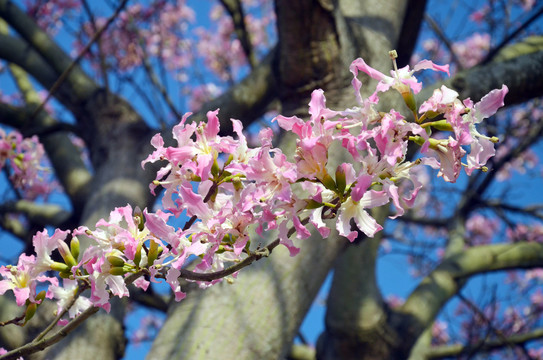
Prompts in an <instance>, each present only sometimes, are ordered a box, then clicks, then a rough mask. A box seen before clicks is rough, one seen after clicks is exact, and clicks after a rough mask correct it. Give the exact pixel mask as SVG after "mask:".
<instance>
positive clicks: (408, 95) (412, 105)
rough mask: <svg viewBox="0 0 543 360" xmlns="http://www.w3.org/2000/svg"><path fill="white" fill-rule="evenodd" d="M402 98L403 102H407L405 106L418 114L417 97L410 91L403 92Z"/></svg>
mask: <svg viewBox="0 0 543 360" xmlns="http://www.w3.org/2000/svg"><path fill="white" fill-rule="evenodd" d="M401 94H402V98H403V101H405V104H406V105H407V107H408V108H409V110H411V111H413V112H414V113H416V112H417V102H416V101H415V96H414V95H413V93H412V92H411V90H409V91H402V93H401Z"/></svg>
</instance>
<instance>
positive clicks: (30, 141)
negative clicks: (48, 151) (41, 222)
mask: <svg viewBox="0 0 543 360" xmlns="http://www.w3.org/2000/svg"><path fill="white" fill-rule="evenodd" d="M45 161H46V158H45V151H44V149H43V145H42V144H41V143H40V142H39V140H38V137H37V136H33V137H30V138H24V137H23V136H22V135H21V133H19V132H18V131H11V132H9V133H8V132H6V131H5V130H4V129H2V128H0V168H3V167H4V166H6V167H7V168H8V174H9V179H10V181H11V183H12V184H13V187H14V188H16V189H18V190H20V191H21V192H22V195H23V197H24V198H25V199H29V200H33V199H35V198H36V197H38V196H47V195H48V194H50V193H51V191H52V190H53V189H54V187H55V186H56V185H52V183H51V181H50V179H49V178H48V177H47V176H46V173H45V169H47V168H48V167H47V166H45V165H44V162H45Z"/></svg>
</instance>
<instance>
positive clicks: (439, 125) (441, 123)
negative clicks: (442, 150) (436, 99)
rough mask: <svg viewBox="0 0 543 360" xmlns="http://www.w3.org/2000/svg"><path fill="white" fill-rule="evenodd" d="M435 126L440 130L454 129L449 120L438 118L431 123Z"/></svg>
mask: <svg viewBox="0 0 543 360" xmlns="http://www.w3.org/2000/svg"><path fill="white" fill-rule="evenodd" d="M430 124H431V125H432V127H433V128H435V129H437V130H440V131H453V130H454V129H453V127H452V125H451V124H449V123H448V122H447V120H445V119H443V120H438V121H434V122H432V123H430Z"/></svg>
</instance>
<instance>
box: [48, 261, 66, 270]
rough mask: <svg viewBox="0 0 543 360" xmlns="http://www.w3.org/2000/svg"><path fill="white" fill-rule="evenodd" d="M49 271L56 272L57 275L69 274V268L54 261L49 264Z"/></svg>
mask: <svg viewBox="0 0 543 360" xmlns="http://www.w3.org/2000/svg"><path fill="white" fill-rule="evenodd" d="M51 270H53V271H58V272H59V273H62V272H67V273H69V272H70V267H69V266H68V265H66V264H64V263H61V262H57V261H55V262H53V263H52V264H51Z"/></svg>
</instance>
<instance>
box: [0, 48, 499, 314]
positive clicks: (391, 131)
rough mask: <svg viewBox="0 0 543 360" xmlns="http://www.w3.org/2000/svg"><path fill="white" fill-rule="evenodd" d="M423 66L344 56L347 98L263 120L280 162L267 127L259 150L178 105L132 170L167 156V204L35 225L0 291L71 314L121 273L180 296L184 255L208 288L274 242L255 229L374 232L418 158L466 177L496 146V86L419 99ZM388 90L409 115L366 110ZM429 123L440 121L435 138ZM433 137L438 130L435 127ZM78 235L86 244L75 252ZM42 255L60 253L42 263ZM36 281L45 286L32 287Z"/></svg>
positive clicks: (119, 289)
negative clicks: (490, 126) (351, 99)
mask: <svg viewBox="0 0 543 360" xmlns="http://www.w3.org/2000/svg"><path fill="white" fill-rule="evenodd" d="M392 57H393V59H394V55H392ZM394 64H395V63H394ZM423 69H432V70H434V71H443V72H448V67H447V66H439V65H436V64H433V63H432V62H430V61H427V60H424V61H421V62H420V63H418V64H417V65H415V66H414V68H413V69H410V68H409V67H405V68H403V69H396V67H395V68H394V70H392V71H391V74H390V76H388V75H385V74H382V73H380V72H379V71H377V70H375V69H373V68H371V67H370V66H368V65H367V64H366V63H365V62H364V61H363V60H362V59H358V60H355V61H354V62H353V63H352V65H351V72H352V73H353V75H354V78H353V87H354V89H355V94H356V98H357V99H358V106H356V107H353V108H349V109H344V110H332V109H329V108H328V107H327V106H326V99H325V96H324V92H323V91H322V90H315V91H313V93H312V95H311V101H310V103H309V114H310V117H309V120H307V121H304V120H303V119H300V118H298V117H295V116H293V117H285V116H281V115H279V116H277V117H276V118H275V121H277V123H278V124H279V126H280V127H281V128H283V129H284V130H286V131H290V132H292V133H294V134H295V135H296V136H297V142H296V151H295V154H294V156H293V157H292V158H289V157H288V156H287V155H286V154H284V153H283V152H282V151H281V150H280V149H278V148H274V147H273V145H272V135H273V132H272V131H271V129H263V130H261V131H260V133H259V135H258V139H259V142H260V146H257V147H249V145H248V142H247V139H246V137H245V135H244V133H243V129H242V125H241V122H240V121H239V120H234V119H233V120H232V124H233V129H234V133H235V136H221V135H219V132H220V127H219V124H220V122H219V118H218V110H216V111H211V112H208V114H207V121H206V122H202V123H200V124H196V123H191V122H190V121H188V118H189V116H190V114H186V115H185V116H183V118H182V119H181V122H180V123H179V124H178V125H176V126H175V127H174V128H173V138H174V140H175V141H176V142H177V144H176V145H175V146H166V145H165V142H164V139H163V138H162V136H161V135H160V134H157V135H155V136H154V137H153V138H152V140H151V144H152V145H153V147H154V148H155V150H154V151H153V153H152V154H150V155H149V156H148V157H147V159H145V160H144V161H143V162H142V166H143V167H144V166H145V165H146V164H147V163H154V162H158V161H160V162H162V163H165V164H166V165H165V166H163V167H162V168H161V169H160V170H158V172H157V176H156V179H155V180H154V181H153V182H152V184H151V185H150V189H151V192H152V193H153V194H154V193H155V192H156V190H157V188H158V187H161V188H162V189H163V190H164V196H163V198H162V205H163V207H164V210H165V211H161V210H159V211H157V212H149V211H148V210H147V209H145V210H143V211H140V210H138V209H132V207H130V206H125V207H122V208H117V209H115V210H114V211H112V212H111V215H110V217H109V219H108V220H105V219H103V220H101V221H99V222H98V223H97V224H96V228H95V229H89V228H87V227H80V228H78V229H75V230H73V231H71V232H70V231H61V230H56V231H55V232H54V234H53V235H52V236H49V235H48V233H47V231H43V232H41V233H38V234H36V236H35V237H34V247H35V251H36V256H27V255H24V254H23V255H21V257H20V259H19V264H18V265H17V266H7V267H2V268H1V269H0V273H1V274H2V276H3V278H4V279H3V280H1V281H0V294H3V293H4V292H5V291H7V290H13V291H14V293H15V295H16V298H17V302H18V304H19V305H23V304H26V306H27V308H28V309H30V308H35V306H36V304H39V303H40V302H41V300H42V299H43V298H44V297H47V298H56V299H57V300H58V305H59V311H64V312H66V311H68V312H69V316H71V317H74V316H76V315H77V314H79V313H80V312H81V311H83V310H84V309H86V308H88V307H90V306H97V307H102V308H104V309H106V310H109V308H110V303H109V298H110V296H119V297H123V296H128V289H127V283H128V282H130V283H134V285H136V286H138V287H140V288H141V289H144V290H146V289H147V287H148V286H149V283H150V281H151V282H152V281H159V280H158V279H165V280H166V282H167V283H168V284H169V285H170V286H171V288H172V290H173V292H174V294H175V299H176V300H178V301H179V300H181V299H183V297H184V296H185V294H184V293H183V292H182V291H181V288H180V285H179V278H180V276H181V277H183V275H182V274H186V272H187V270H185V269H184V265H186V263H187V260H188V259H189V258H191V259H192V258H195V259H196V261H197V262H196V265H195V270H194V272H193V274H194V273H197V274H200V275H201V274H207V275H214V274H219V275H217V277H209V278H206V280H205V281H204V280H201V281H200V285H202V286H209V285H210V284H212V283H214V282H216V281H219V280H220V279H221V278H224V277H225V276H226V275H230V274H231V275H234V276H235V274H236V271H237V268H236V271H232V272H229V273H224V272H221V271H222V270H225V269H231V267H230V266H232V264H240V263H243V262H244V260H246V259H249V258H251V257H254V256H255V254H257V252H258V254H264V253H265V252H263V251H262V250H267V251H268V253H269V251H270V250H273V248H266V249H262V248H260V245H259V246H256V247H255V246H254V244H251V238H250V234H251V233H252V232H253V231H256V233H257V234H260V235H262V233H263V232H269V231H272V230H273V231H275V232H276V233H277V234H278V243H279V244H282V245H284V246H286V247H287V248H288V250H289V251H290V254H291V256H294V255H296V254H297V253H298V252H299V249H298V248H297V247H296V245H295V243H294V241H293V239H291V236H292V235H293V234H296V238H297V239H306V238H308V237H309V236H310V228H309V226H310V225H311V226H312V227H314V228H315V229H316V230H317V231H318V232H319V233H320V235H321V236H322V237H326V236H328V235H329V233H330V231H331V229H330V227H331V226H333V227H335V228H336V229H337V231H338V232H339V234H340V235H342V236H344V237H346V238H348V239H349V240H350V241H354V240H355V238H356V237H357V236H358V232H357V231H355V230H354V229H353V228H352V227H351V220H354V223H355V224H356V227H357V228H358V230H360V231H361V232H363V233H364V234H365V235H366V236H370V237H372V236H374V235H375V234H376V233H377V232H378V231H380V230H381V229H382V227H381V225H379V224H378V223H377V221H376V220H375V219H374V218H373V217H372V216H371V215H370V213H369V212H368V209H371V208H374V207H379V206H383V205H385V204H389V203H390V204H392V205H393V206H394V208H395V211H396V213H395V214H394V215H393V216H392V217H393V218H394V217H397V216H401V215H402V214H403V213H404V211H405V209H406V208H409V207H412V206H413V205H414V201H415V199H416V197H417V194H418V193H419V191H420V189H421V187H422V184H423V183H424V182H425V181H424V179H420V176H421V174H422V172H421V171H419V168H420V167H422V166H425V165H428V166H431V167H434V168H436V169H439V174H438V175H439V176H442V177H443V179H444V180H446V181H449V182H455V181H456V179H457V178H458V176H459V173H460V169H461V168H462V167H464V168H465V169H466V173H467V174H468V175H469V174H471V173H472V172H473V171H474V170H475V169H481V168H483V167H484V164H485V163H486V161H487V160H488V158H489V157H490V156H492V155H493V154H494V148H493V143H494V142H495V141H496V139H494V138H489V137H486V136H484V135H482V134H480V133H479V132H478V131H477V128H476V126H477V124H478V123H480V122H481V121H482V120H483V119H484V118H486V117H488V116H491V115H493V114H494V113H495V112H496V110H497V109H498V107H500V106H502V105H503V98H504V96H505V94H506V93H507V87H505V86H503V87H502V89H500V90H494V91H492V92H490V93H489V94H488V95H487V96H485V97H484V98H483V99H482V100H481V101H480V102H478V103H476V104H474V103H473V102H472V101H470V100H469V99H468V100H464V101H460V100H459V99H458V94H457V93H456V92H455V91H453V90H451V89H448V88H446V87H441V89H438V90H436V91H435V92H434V94H433V95H432V96H431V97H430V98H429V99H427V100H426V101H425V102H424V103H422V104H421V106H420V107H417V106H416V104H415V100H414V94H415V93H418V92H419V91H420V89H421V86H422V85H421V83H420V82H418V80H417V79H416V78H415V76H414V73H415V72H417V71H420V70H423ZM359 71H362V72H365V73H366V74H368V75H369V76H370V77H372V78H375V79H377V80H379V82H378V84H377V87H376V91H375V93H374V94H373V95H372V96H370V97H369V98H367V99H363V98H362V97H361V95H360V88H361V85H362V83H361V82H360V81H359V80H358V78H357V75H358V72H359ZM389 89H394V91H395V90H397V91H399V92H400V93H401V95H402V97H403V98H404V100H405V102H406V104H407V106H408V107H409V109H410V110H411V112H412V113H410V114H409V117H407V116H404V115H402V114H400V113H399V112H398V111H396V110H394V109H391V110H390V111H388V112H379V111H378V110H377V109H376V105H377V104H378V102H379V93H380V92H384V91H389ZM434 130H439V134H438V137H436V136H435V134H433V131H434ZM443 133H448V134H450V135H449V136H448V137H447V136H445V137H443V136H441V135H443ZM334 143H336V144H337V146H340V147H343V148H344V149H345V156H346V157H350V158H347V161H346V162H344V163H341V164H333V162H332V160H330V156H329V155H330V153H331V146H333V145H334ZM410 143H414V144H418V145H420V146H421V153H422V155H421V157H420V158H419V159H417V160H414V161H410V160H408V159H407V158H406V154H407V149H408V146H409V145H410ZM334 146H335V145H334ZM468 148H469V151H470V152H469V153H468V154H467V155H466V149H468ZM464 157H465V158H466V160H465V161H466V162H467V164H465V163H463V162H462V161H463V158H464ZM182 213H185V214H186V215H187V216H188V217H189V218H190V220H189V221H188V222H187V223H186V224H185V226H184V227H183V228H182V229H179V228H175V227H174V226H172V225H171V220H173V219H174V217H177V216H179V215H180V214H182ZM327 219H334V220H335V222H334V223H331V222H326V221H325V220H327ZM69 236H71V240H70V242H69V243H70V246H68V244H67V240H68V237H69ZM83 237H87V238H88V239H89V240H90V241H91V243H92V245H91V246H89V247H87V248H86V249H85V251H84V252H83V253H81V254H80V251H79V239H81V238H83ZM253 240H254V239H253ZM54 251H58V253H59V254H60V257H61V258H62V259H63V261H62V262H61V261H54V260H53V259H52V257H51V254H52V253H53V252H54ZM263 256H265V255H263ZM50 270H55V271H57V272H59V274H60V277H61V278H63V281H64V286H63V287H60V286H59V284H58V280H57V279H56V278H50V277H45V273H46V272H47V271H50ZM143 275H145V277H143ZM185 277H186V276H185ZM186 278H189V279H190V278H191V277H186ZM192 279H196V280H197V279H199V278H198V277H192ZM39 284H41V285H42V286H43V285H45V286H44V288H45V290H44V291H43V292H40V293H37V289H38V286H39ZM85 288H90V290H91V295H90V297H89V298H85V297H84V296H81V295H80V292H81V290H82V289H85ZM74 294H77V296H75V297H74ZM31 311H32V310H31ZM27 312H28V310H27Z"/></svg>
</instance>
